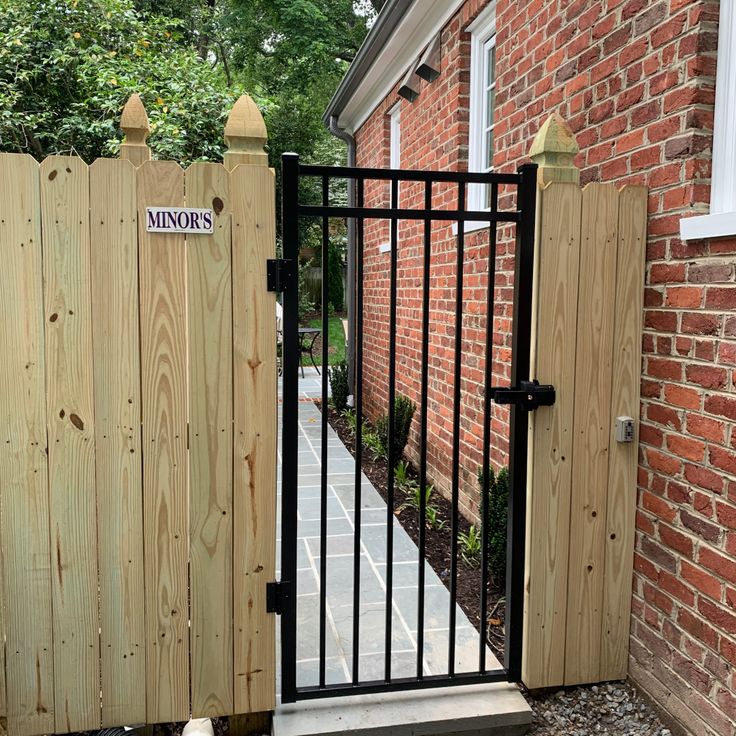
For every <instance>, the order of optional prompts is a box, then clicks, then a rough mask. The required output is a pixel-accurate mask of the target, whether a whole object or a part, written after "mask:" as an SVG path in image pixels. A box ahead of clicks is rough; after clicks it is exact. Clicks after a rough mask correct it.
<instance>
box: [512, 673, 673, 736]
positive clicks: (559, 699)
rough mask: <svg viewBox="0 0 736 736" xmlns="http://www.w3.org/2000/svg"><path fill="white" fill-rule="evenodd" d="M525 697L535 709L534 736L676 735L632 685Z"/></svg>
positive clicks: (527, 695) (589, 688)
mask: <svg viewBox="0 0 736 736" xmlns="http://www.w3.org/2000/svg"><path fill="white" fill-rule="evenodd" d="M525 695H526V697H527V700H528V701H529V703H530V705H531V706H532V709H533V710H534V721H533V724H532V728H531V731H529V733H530V734H531V735H533V736H562V735H563V734H564V736H590V734H607V735H608V736H672V733H671V731H670V730H669V729H668V728H665V726H664V725H663V724H662V722H661V721H660V720H659V718H658V717H657V714H656V713H655V712H654V711H653V710H652V708H651V707H650V706H649V705H648V704H647V703H646V701H645V700H644V699H643V698H642V697H641V695H639V693H638V692H637V691H636V689H635V688H634V687H633V686H632V685H630V684H629V683H625V682H616V683H609V684H606V685H593V686H589V687H576V688H568V689H565V690H557V691H556V692H550V693H545V694H540V695H532V694H530V693H525Z"/></svg>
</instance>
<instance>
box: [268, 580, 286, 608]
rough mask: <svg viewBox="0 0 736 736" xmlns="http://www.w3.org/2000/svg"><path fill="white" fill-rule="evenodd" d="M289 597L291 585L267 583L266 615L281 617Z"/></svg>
mask: <svg viewBox="0 0 736 736" xmlns="http://www.w3.org/2000/svg"><path fill="white" fill-rule="evenodd" d="M288 597H289V583H286V582H278V581H275V580H274V581H273V582H271V583H266V613H275V614H276V615H277V616H281V614H283V612H284V604H285V603H286V600H287V598H288Z"/></svg>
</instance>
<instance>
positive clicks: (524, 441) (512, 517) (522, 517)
mask: <svg viewBox="0 0 736 736" xmlns="http://www.w3.org/2000/svg"><path fill="white" fill-rule="evenodd" d="M518 171H519V174H520V176H521V182H520V183H519V188H518V193H517V201H516V206H517V210H519V211H520V212H521V215H522V216H521V221H520V222H519V224H518V225H517V237H516V254H515V255H516V258H515V261H516V268H515V272H514V335H513V344H512V351H513V352H512V359H511V385H512V386H515V387H518V386H519V385H520V382H521V381H528V380H529V372H530V358H531V332H532V294H533V291H534V287H533V279H534V226H535V210H536V201H537V165H536V164H524V165H523V166H521V167H519V169H518ZM528 419H529V414H528V412H526V411H523V410H522V409H521V408H520V407H519V406H518V405H514V406H513V408H512V409H511V421H510V446H509V454H510V463H509V487H510V494H509V511H508V527H507V529H508V531H507V535H506V537H507V542H506V549H507V565H508V571H507V582H506V651H505V667H506V670H507V672H508V679H509V681H510V682H519V681H520V680H521V653H522V627H523V617H524V553H525V549H524V543H525V540H524V537H525V533H526V479H527V451H528V446H529V438H528V434H527V430H528Z"/></svg>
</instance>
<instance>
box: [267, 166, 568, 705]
mask: <svg viewBox="0 0 736 736" xmlns="http://www.w3.org/2000/svg"><path fill="white" fill-rule="evenodd" d="M305 180H311V181H312V182H313V183H314V182H315V181H316V183H317V185H318V189H317V191H319V192H320V194H321V203H320V204H306V203H305V202H304V201H303V199H300V183H301V182H304V181H305ZM336 180H343V181H347V182H348V186H349V187H352V188H353V190H352V191H353V196H352V197H351V200H350V203H349V204H347V205H345V204H336V203H335V202H334V201H331V197H330V195H331V183H332V182H333V181H336ZM369 181H384V182H386V181H388V182H390V192H391V197H390V200H389V201H388V206H387V207H379V208H377V207H367V206H365V196H366V186H365V185H366V182H369ZM402 182H413V183H414V184H413V185H412V186H414V187H422V186H423V191H424V197H423V201H424V206H423V207H422V208H418V209H401V208H399V207H398V204H399V196H398V195H399V191H400V189H399V185H400V183H402ZM438 184H442V186H443V187H445V188H448V187H451V188H454V189H455V191H456V195H455V196H456V199H455V201H456V207H455V208H452V209H433V207H432V204H433V186H436V185H438ZM469 185H475V186H479V185H480V186H483V187H484V189H487V194H488V195H489V198H488V200H487V201H488V202H489V204H490V206H489V209H488V210H483V211H470V210H468V209H467V206H466V201H467V187H468V186H469ZM499 187H503V188H505V189H504V190H505V191H508V190H512V191H513V190H515V192H514V193H515V201H516V209H515V210H511V211H509V210H504V211H502V210H500V209H499ZM311 191H312V193H313V192H314V191H315V188H314V186H312V189H311ZM535 206H536V166H535V165H533V164H529V165H524V166H522V167H520V169H519V170H518V173H516V174H495V173H489V174H476V173H466V172H445V171H443V172H439V171H408V170H406V171H405V170H384V169H365V168H334V167H325V166H307V165H303V164H301V163H300V162H299V160H298V157H297V156H296V155H294V154H286V155H285V156H284V158H283V258H282V259H281V260H280V261H278V262H273V263H272V264H270V267H271V281H272V288H275V289H278V290H280V291H282V292H283V309H284V319H283V371H282V373H283V379H282V380H283V421H282V433H283V434H282V458H281V460H282V499H281V503H282V512H281V535H282V543H281V581H280V582H279V583H274V584H272V585H271V588H270V591H269V593H270V595H269V599H270V608H271V610H274V611H276V612H278V613H280V614H281V699H282V702H285V703H286V702H293V701H295V700H301V699H308V698H319V697H327V696H337V695H346V694H351V693H355V694H358V693H361V694H362V693H376V692H384V691H394V690H410V689H415V688H427V687H437V686H446V685H450V684H472V683H479V682H494V681H506V680H508V681H515V682H518V681H519V680H520V676H521V650H522V647H521V644H522V607H523V585H524V541H525V540H524V537H525V514H526V465H527V417H528V412H529V411H530V410H532V409H534V408H536V406H538V405H541V404H550V403H553V401H554V390H553V389H552V387H540V386H538V385H537V384H536V383H535V382H530V381H529V365H530V348H531V345H530V343H531V327H532V279H533V261H534V218H535ZM303 218H317V221H316V222H317V223H318V224H319V225H320V226H321V246H322V263H323V268H325V267H326V263H327V259H328V245H329V218H347V219H352V221H353V222H354V223H355V226H356V240H355V257H356V273H355V277H356V278H355V284H356V286H355V288H356V292H355V319H356V329H355V335H356V339H355V343H356V344H355V346H354V350H355V394H354V410H355V414H356V424H355V435H356V436H355V450H354V453H355V467H354V482H353V489H354V494H355V502H354V520H353V521H354V529H353V532H352V535H353V538H352V540H348V541H349V543H352V558H353V559H352V566H353V567H352V577H353V586H352V609H353V618H352V627H353V631H352V652H350V653H349V654H346V655H345V656H346V657H347V659H348V661H350V662H351V663H352V666H351V671H350V673H349V676H348V677H346V681H344V682H331V681H330V678H329V677H328V676H327V673H326V659H327V655H328V653H327V651H326V629H327V626H328V623H327V610H326V609H327V603H326V598H327V594H328V591H327V590H326V587H327V586H326V584H325V582H324V581H326V580H327V577H326V574H327V565H328V556H327V553H326V550H327V544H328V532H327V518H328V503H327V486H328V478H327V464H328V441H327V421H328V420H327V412H326V411H322V417H321V436H320V439H321V443H320V465H321V467H320V471H319V474H318V475H319V489H320V492H319V539H318V544H319V551H320V552H321V554H319V578H318V580H319V581H321V583H320V584H319V585H318V591H317V592H316V593H315V594H314V595H316V596H319V609H318V622H317V624H316V626H317V629H318V637H319V644H318V656H317V657H316V658H315V660H314V662H315V667H316V675H315V677H316V682H313V683H310V684H308V685H300V684H299V683H297V648H298V646H299V641H298V636H299V633H300V631H299V630H298V628H299V627H298V626H297V590H298V582H299V580H298V575H299V573H298V564H297V524H298V519H297V504H298V493H299V491H298V483H297V474H298V465H299V455H298V432H299V427H298V424H297V423H298V412H299V397H298V392H299V386H298V381H299V366H300V360H301V355H300V352H301V351H300V336H299V334H298V328H299V324H298V319H299V318H298V312H299V295H298V280H297V270H298V268H297V267H298V258H299V248H300V226H301V223H302V221H303ZM369 219H383V220H387V221H388V222H389V223H390V228H389V230H390V241H391V250H390V280H389V291H390V304H391V308H390V316H389V335H388V338H389V361H388V365H387V374H388V404H389V410H388V424H389V426H388V435H389V441H388V443H387V444H388V447H389V458H388V491H387V493H388V494H389V502H388V504H387V507H386V530H385V534H386V571H385V588H386V591H385V595H386V600H385V628H384V635H385V645H384V650H383V655H382V656H383V657H384V662H383V665H382V668H381V672H382V676H381V677H378V678H372V679H370V680H367V681H366V680H361V678H360V667H359V662H360V657H361V651H360V641H361V639H360V625H361V617H360V615H358V610H359V607H360V605H361V601H360V595H361V592H360V591H361V585H360V581H361V569H360V565H361V487H362V482H361V464H362V463H361V458H362V451H363V450H362V448H363V442H362V437H361V431H362V426H363V424H362V415H363V390H362V380H363V376H362V366H363V337H362V335H363V307H364V294H363V287H364V274H363V256H364V253H363V250H364V240H365V238H364V232H365V229H364V225H365V221H366V220H369ZM400 220H413V221H422V222H423V223H424V228H423V248H424V249H423V279H424V281H423V300H422V301H423V304H422V309H423V312H422V314H423V316H422V339H421V342H422V370H421V376H420V377H419V380H418V382H419V384H420V385H421V400H420V402H419V421H420V429H419V435H420V437H419V445H420V448H421V449H420V454H421V460H420V462H419V465H420V467H419V476H420V478H419V487H420V488H422V489H423V488H425V484H426V482H427V460H426V456H427V452H426V448H427V441H428V435H427V432H428V427H427V424H428V422H427V390H428V389H427V383H428V368H427V366H428V359H427V357H428V352H427V351H428V346H429V310H430V297H429V279H430V253H431V248H432V242H431V240H432V222H433V221H437V220H443V221H453V222H457V254H456V262H457V272H456V279H457V283H456V304H455V336H456V338H455V346H454V349H453V352H454V365H453V374H454V388H453V392H454V396H453V400H454V411H453V416H452V426H453V439H452V489H451V491H452V493H451V495H452V520H451V523H452V550H451V560H452V564H451V569H450V571H449V578H450V580H449V586H448V587H449V593H450V611H449V622H450V623H449V627H448V642H447V646H448V656H447V671H446V672H440V673H437V672H434V673H432V674H426V673H425V672H424V669H423V656H424V646H425V607H426V602H425V599H424V594H425V588H424V575H425V557H424V536H423V535H424V529H425V523H426V513H427V509H426V498H425V494H424V493H420V494H419V496H420V499H419V503H418V509H417V513H418V515H419V532H418V533H419V542H418V548H419V559H418V571H417V575H418V581H419V583H418V585H417V591H416V595H417V599H416V605H417V617H418V619H417V621H418V622H417V630H416V650H417V651H416V672H415V674H414V676H411V677H406V676H402V677H395V676H393V675H392V660H393V657H392V621H393V609H392V594H393V592H394V591H393V587H394V586H393V573H394V571H393V559H394V558H393V542H394V538H393V534H394V532H393V503H392V497H393V493H394V480H395V479H394V467H395V464H396V461H397V460H398V459H399V458H395V457H393V453H394V450H393V443H392V441H391V438H392V437H393V433H394V431H395V427H394V421H395V420H394V411H393V407H394V402H395V399H396V327H397V318H396V309H395V308H394V306H395V304H396V295H397V262H398V261H397V258H398V249H399V247H400V242H399V238H398V223H399V221H400ZM469 221H482V222H485V223H488V228H489V231H490V234H489V239H490V244H489V257H488V289H487V309H488V315H489V318H488V319H487V329H486V338H485V340H486V341H485V349H486V355H487V356H488V358H487V359H486V360H485V386H486V390H485V393H484V414H485V416H484V421H483V433H484V435H483V467H484V468H488V467H489V461H490V437H491V435H490V417H491V402H492V401H495V402H496V403H505V404H511V414H510V435H509V488H510V491H509V503H508V525H507V529H508V535H507V539H508V542H507V550H508V551H507V560H508V571H507V591H506V628H505V634H506V642H505V661H504V664H503V666H502V667H495V668H490V669H489V668H488V667H487V661H486V659H487V655H486V649H487V647H486V644H487V642H486V627H485V621H486V617H487V616H488V613H489V612H488V606H487V596H486V581H487V580H488V575H489V570H488V539H487V537H488V532H487V519H488V516H487V513H488V510H487V508H486V507H487V504H488V501H487V499H488V488H487V485H488V482H489V481H488V473H485V480H484V484H485V486H486V487H485V488H483V489H482V490H483V493H482V499H483V500H482V509H481V519H482V521H481V538H482V540H483V545H482V557H481V563H480V565H481V570H482V581H483V584H482V588H481V591H479V595H480V596H481V599H482V600H481V602H480V607H481V622H482V624H481V626H480V629H481V630H480V634H479V636H480V645H479V650H478V661H477V667H475V668H474V670H473V671H463V672H457V671H456V670H455V647H456V610H457V605H456V602H457V601H456V597H457V561H458V535H457V528H458V518H459V503H458V487H459V477H458V476H459V462H458V457H459V452H460V408H459V405H460V398H461V397H460V390H461V389H460V379H461V371H462V366H463V354H462V339H461V335H462V317H463V267H464V256H465V223H467V222H469ZM506 223H510V224H512V225H514V226H515V228H516V249H515V276H514V308H513V341H512V350H513V356H512V365H511V381H510V384H511V385H510V386H508V387H494V386H491V362H492V361H491V359H490V356H491V354H492V350H493V319H492V315H493V311H494V310H493V305H494V283H495V263H496V247H497V242H498V229H499V225H502V224H506ZM328 296H329V295H328V279H327V277H326V270H325V272H324V275H323V279H322V310H323V311H322V324H321V330H322V335H323V341H322V366H323V370H322V374H321V387H322V397H321V399H322V406H323V407H325V406H326V404H327V396H328V378H327V370H326V366H327V364H328V337H327V336H328V327H329V325H328V316H327V303H328ZM412 656H413V655H412Z"/></svg>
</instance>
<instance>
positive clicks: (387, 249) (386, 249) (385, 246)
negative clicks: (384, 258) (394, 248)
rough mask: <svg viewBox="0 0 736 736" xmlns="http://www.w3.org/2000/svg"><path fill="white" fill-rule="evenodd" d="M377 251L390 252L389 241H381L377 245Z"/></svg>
mask: <svg viewBox="0 0 736 736" xmlns="http://www.w3.org/2000/svg"><path fill="white" fill-rule="evenodd" d="M378 252H379V253H390V252H391V243H382V244H381V245H379V246H378Z"/></svg>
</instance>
